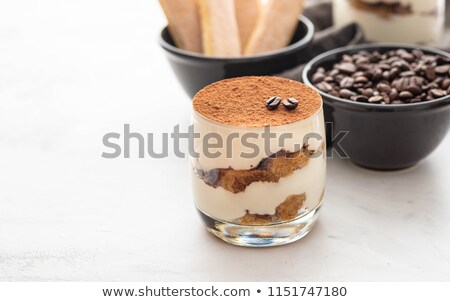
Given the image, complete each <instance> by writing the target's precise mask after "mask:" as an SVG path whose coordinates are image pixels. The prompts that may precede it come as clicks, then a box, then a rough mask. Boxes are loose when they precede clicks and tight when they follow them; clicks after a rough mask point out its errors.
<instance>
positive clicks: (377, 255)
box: [0, 0, 450, 281]
mask: <svg viewBox="0 0 450 302" xmlns="http://www.w3.org/2000/svg"><path fill="white" fill-rule="evenodd" d="M164 23H165V20H164V18H163V15H162V14H161V12H160V10H159V8H158V6H157V2H156V1H155V0H145V1H144V0H142V1H141V0H139V1H138V0H134V1H132V0H130V1H119V0H79V1H59V0H45V1H31V0H29V1H25V0H16V1H3V2H2V4H0V281H8V280H9V281H16V280H17V281H43V280H71V281H116V280H117V281H200V280H201V281H313V280H316V281H321V280H322V281H334V280H342V281H344V280H348V281H377V280H378V281H396V280H402V281H416V280H417V281H450V240H449V239H450V186H449V185H448V179H449V178H450V169H449V168H450V156H449V153H450V137H447V139H446V140H445V141H444V142H443V144H442V145H441V146H440V147H439V148H438V149H437V150H436V151H435V152H434V153H433V154H432V155H431V156H430V157H429V158H428V159H427V160H425V161H424V162H422V163H421V164H419V165H418V166H416V167H414V168H412V169H409V170H406V171H401V172H393V173H380V172H373V171H368V170H364V169H361V168H358V167H356V166H354V165H352V164H351V163H349V162H348V161H343V160H337V159H336V160H335V159H333V160H330V161H329V163H328V164H329V170H328V185H327V191H326V198H325V204H324V207H323V211H322V216H321V218H320V221H319V223H318V225H317V226H316V227H315V229H313V231H312V232H311V233H310V234H309V235H308V236H307V237H306V238H304V239H303V240H301V241H299V242H297V243H294V244H291V245H288V246H284V247H278V248H269V249H248V248H239V247H233V246H230V245H227V244H225V243H222V242H221V241H219V240H218V239H216V238H214V237H213V236H211V235H209V234H208V233H207V232H206V230H205V228H204V227H203V225H202V223H201V221H200V219H199V218H198V217H197V214H196V212H195V209H194V206H193V202H192V198H191V195H190V186H189V178H188V168H187V159H178V158H175V157H174V156H170V157H169V158H166V159H160V160H156V159H150V158H146V159H114V160H106V159H103V158H101V153H102V152H103V151H105V148H104V147H103V145H102V137H103V135H104V134H105V133H108V132H119V133H123V125H124V124H125V123H129V124H131V129H132V130H135V131H139V132H143V133H148V132H153V133H155V135H156V137H157V138H158V137H159V138H160V137H161V136H160V134H161V133H162V132H168V131H170V130H171V129H172V128H173V126H175V125H176V124H180V125H181V129H186V127H187V126H188V125H189V115H190V101H189V99H188V98H187V97H186V95H185V94H184V92H183V91H182V90H181V88H180V86H179V84H178V82H177V80H176V79H175V77H174V75H173V73H172V71H171V69H170V67H169V65H168V63H167V61H166V60H165V57H164V54H163V52H162V51H161V50H160V48H159V46H158V44H157V35H158V31H159V30H160V28H161V27H162V26H163V25H164Z"/></svg>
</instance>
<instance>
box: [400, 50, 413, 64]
mask: <svg viewBox="0 0 450 302" xmlns="http://www.w3.org/2000/svg"><path fill="white" fill-rule="evenodd" d="M400 58H402V59H403V60H405V61H406V62H408V63H412V62H414V60H415V57H414V55H413V54H410V53H409V52H406V51H405V52H404V53H402V54H400Z"/></svg>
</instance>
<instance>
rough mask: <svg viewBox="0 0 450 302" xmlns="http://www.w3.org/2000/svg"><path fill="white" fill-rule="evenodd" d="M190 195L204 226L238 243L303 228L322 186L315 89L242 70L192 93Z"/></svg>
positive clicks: (279, 240)
mask: <svg viewBox="0 0 450 302" xmlns="http://www.w3.org/2000/svg"><path fill="white" fill-rule="evenodd" d="M193 107H194V113H193V125H194V133H195V134H196V135H198V134H199V137H197V138H196V139H195V140H194V151H195V152H196V153H197V155H195V156H193V157H192V159H191V163H192V186H193V192H194V200H195V203H196V206H197V209H198V211H199V212H200V215H201V217H202V218H203V220H204V221H205V223H206V224H207V227H208V230H209V231H210V232H212V233H213V234H215V235H216V236H218V237H220V238H221V239H223V240H225V241H227V242H230V243H233V244H236V245H243V246H270V245H280V244H285V243H289V242H292V241H294V240H296V239H299V238H301V237H303V236H305V235H306V234H307V233H308V232H309V230H310V229H311V227H312V226H313V225H314V223H315V221H316V219H317V216H318V210H319V208H320V205H321V203H322V198H323V192H324V186H325V167H326V156H325V140H324V137H325V130H324V120H323V112H322V99H321V97H320V95H319V94H318V93H317V92H315V91H314V90H313V89H311V88H309V87H308V86H306V85H304V84H301V83H299V82H296V81H291V80H288V79H282V78H276V77H242V78H235V79H228V80H223V81H220V82H217V83H215V84H212V85H210V86H207V87H206V88H204V89H203V90H201V91H200V92H199V93H198V94H197V95H196V96H195V98H194V101H193Z"/></svg>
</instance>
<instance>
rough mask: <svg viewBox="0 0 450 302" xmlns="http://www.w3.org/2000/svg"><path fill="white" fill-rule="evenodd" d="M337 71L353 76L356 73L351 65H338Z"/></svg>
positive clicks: (354, 67) (353, 65)
mask: <svg viewBox="0 0 450 302" xmlns="http://www.w3.org/2000/svg"><path fill="white" fill-rule="evenodd" d="M338 70H339V71H340V72H342V73H345V74H349V75H350V74H353V73H355V72H356V66H355V64H353V63H342V64H340V65H338Z"/></svg>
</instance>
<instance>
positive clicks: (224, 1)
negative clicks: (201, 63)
mask: <svg viewBox="0 0 450 302" xmlns="http://www.w3.org/2000/svg"><path fill="white" fill-rule="evenodd" d="M198 6H199V9H200V19H201V28H202V39H203V53H204V54H205V55H209V56H216V57H236V56H240V55H241V43H240V40H239V30H238V25H237V20H236V13H235V10H234V1H233V0H198Z"/></svg>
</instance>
